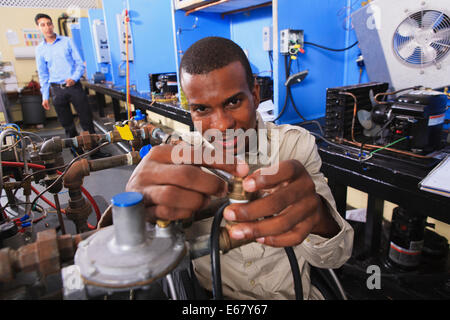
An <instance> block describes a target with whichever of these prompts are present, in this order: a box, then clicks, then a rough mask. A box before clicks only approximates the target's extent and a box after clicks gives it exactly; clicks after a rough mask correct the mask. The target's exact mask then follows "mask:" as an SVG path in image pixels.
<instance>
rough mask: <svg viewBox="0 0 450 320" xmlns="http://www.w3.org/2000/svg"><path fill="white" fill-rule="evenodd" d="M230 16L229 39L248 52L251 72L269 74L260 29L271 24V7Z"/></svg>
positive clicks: (267, 60)
mask: <svg viewBox="0 0 450 320" xmlns="http://www.w3.org/2000/svg"><path fill="white" fill-rule="evenodd" d="M230 18H231V40H233V41H234V42H236V43H237V44H238V45H240V46H241V48H242V49H244V50H245V51H246V52H247V53H248V58H249V60H250V64H251V67H252V71H253V73H256V74H258V75H260V76H271V73H270V70H271V69H272V68H271V65H270V60H269V53H268V52H267V51H264V50H263V44H262V30H263V27H266V26H272V7H264V8H260V9H256V10H253V11H250V12H245V13H240V14H234V15H231V16H230ZM268 71H269V72H268Z"/></svg>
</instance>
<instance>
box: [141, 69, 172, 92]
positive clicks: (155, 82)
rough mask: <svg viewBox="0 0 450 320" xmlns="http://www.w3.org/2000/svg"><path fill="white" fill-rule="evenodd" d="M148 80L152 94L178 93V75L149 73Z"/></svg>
mask: <svg viewBox="0 0 450 320" xmlns="http://www.w3.org/2000/svg"><path fill="white" fill-rule="evenodd" d="M148 80H149V84H150V92H151V93H152V94H176V93H178V82H177V74H176V73H149V75H148Z"/></svg>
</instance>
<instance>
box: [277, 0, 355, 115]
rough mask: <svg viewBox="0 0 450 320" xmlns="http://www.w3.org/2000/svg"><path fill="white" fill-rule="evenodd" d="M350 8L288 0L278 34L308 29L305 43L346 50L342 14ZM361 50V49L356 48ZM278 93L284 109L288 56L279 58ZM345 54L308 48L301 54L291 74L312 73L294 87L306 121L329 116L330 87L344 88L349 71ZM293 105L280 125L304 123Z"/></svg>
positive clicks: (332, 0) (326, 1)
mask: <svg viewBox="0 0 450 320" xmlns="http://www.w3.org/2000/svg"><path fill="white" fill-rule="evenodd" d="M346 5H347V0H323V1H314V0H303V1H301V2H299V1H295V0H285V1H279V2H278V22H279V24H278V31H280V30H283V29H300V30H304V33H305V41H307V42H313V43H317V44H320V45H323V46H327V47H331V48H344V47H346V45H347V43H348V42H349V39H347V33H348V31H347V30H346V28H345V25H344V23H345V17H343V16H342V15H340V11H341V10H342V9H343V8H345V7H346ZM353 49H355V50H357V48H353ZM278 59H279V67H278V76H279V79H280V81H279V83H278V90H279V96H278V101H277V105H276V107H278V111H280V110H281V108H282V107H283V103H284V99H285V96H286V88H285V86H284V81H285V72H284V56H281V55H279V56H278ZM345 59H346V54H345V52H331V51H325V50H323V49H320V48H317V47H313V46H309V45H307V46H305V54H300V55H299V57H298V60H297V61H294V62H293V63H292V67H291V74H294V73H296V72H299V71H303V70H306V69H307V70H309V74H308V76H307V77H306V79H305V80H304V81H303V82H301V83H299V84H295V85H293V86H292V87H291V91H292V95H293V97H294V101H295V103H296V106H297V108H298V109H299V111H300V113H301V114H302V115H303V116H304V117H305V118H306V119H313V118H317V117H320V116H323V115H324V114H325V99H326V88H328V87H336V86H342V85H343V84H344V80H343V73H344V68H345V61H346V60H345ZM300 121H301V119H300V117H299V116H298V115H297V114H296V112H295V110H294V108H293V106H292V104H291V103H289V105H288V107H287V108H286V111H285V113H284V115H283V116H282V117H281V119H280V120H279V121H278V123H296V122H300Z"/></svg>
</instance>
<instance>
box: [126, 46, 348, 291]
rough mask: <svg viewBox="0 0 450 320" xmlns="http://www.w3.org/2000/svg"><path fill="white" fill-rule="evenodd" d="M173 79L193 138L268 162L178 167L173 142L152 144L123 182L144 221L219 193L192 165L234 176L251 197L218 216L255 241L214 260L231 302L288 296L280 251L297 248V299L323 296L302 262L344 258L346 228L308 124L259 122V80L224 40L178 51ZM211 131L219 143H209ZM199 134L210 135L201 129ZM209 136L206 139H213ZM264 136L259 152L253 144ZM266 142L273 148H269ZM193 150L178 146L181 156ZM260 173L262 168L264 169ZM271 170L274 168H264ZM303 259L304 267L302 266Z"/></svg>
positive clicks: (169, 216) (218, 184)
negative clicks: (251, 134) (139, 197)
mask: <svg viewBox="0 0 450 320" xmlns="http://www.w3.org/2000/svg"><path fill="white" fill-rule="evenodd" d="M179 75H180V83H181V86H182V88H183V91H184V93H185V96H186V99H187V101H188V104H189V107H190V112H191V117H192V120H193V122H194V125H195V127H196V129H197V131H198V133H199V134H202V135H203V136H204V137H205V136H208V143H210V145H212V146H214V148H215V150H220V151H222V149H223V153H224V154H226V153H227V151H230V150H231V151H232V152H233V153H234V155H238V156H239V155H243V154H245V156H246V159H249V157H250V156H251V153H256V155H257V158H258V159H262V158H265V159H270V161H269V162H265V163H266V164H267V163H269V165H265V166H263V165H261V163H260V162H258V161H257V162H256V163H252V164H250V165H249V164H247V163H243V162H242V161H239V160H238V159H237V158H234V160H233V161H232V162H231V163H227V162H225V163H218V162H216V163H211V162H210V161H206V159H204V158H202V159H201V161H200V163H195V164H194V165H193V164H188V163H192V162H188V163H187V164H181V165H180V164H179V159H177V161H175V160H174V154H175V153H174V152H173V151H174V148H176V147H174V146H170V145H161V146H156V147H153V148H152V149H151V151H150V152H149V154H148V155H147V156H146V157H144V159H142V161H141V162H140V164H139V165H138V166H137V168H136V169H135V171H134V172H133V174H132V176H131V177H130V180H129V181H128V184H127V187H126V190H127V191H137V192H141V193H142V194H143V195H144V203H145V205H146V208H147V211H148V215H149V219H151V220H154V219H156V218H158V219H166V220H178V219H186V218H191V217H192V215H193V214H194V213H195V212H196V211H198V210H200V209H202V208H204V207H205V206H206V205H208V203H209V202H210V199H211V197H224V196H225V195H226V190H227V186H226V183H225V182H224V181H223V180H221V179H219V178H218V177H216V176H214V175H212V174H210V173H207V172H205V171H204V170H202V169H201V168H200V165H201V166H204V167H210V168H216V169H220V170H224V171H227V172H229V173H231V174H233V175H235V176H238V177H243V178H244V180H243V186H244V189H245V190H246V191H248V192H252V193H257V194H259V195H260V197H259V198H258V199H256V200H254V201H251V202H249V203H245V204H243V203H234V204H231V205H229V206H227V207H226V208H225V210H224V219H225V220H228V221H233V222H234V223H235V224H233V226H232V227H231V229H230V230H229V233H230V236H231V237H232V238H235V239H249V240H255V242H251V243H250V244H247V245H244V246H241V247H239V248H236V249H233V250H231V251H230V252H229V253H227V254H225V255H222V256H221V273H222V285H223V293H224V296H225V297H226V298H231V299H293V298H294V297H295V295H294V285H293V281H292V274H291V270H290V265H289V262H288V258H287V256H286V254H285V252H284V250H283V247H288V246H292V247H293V248H294V252H295V254H296V257H297V260H298V263H299V267H300V271H301V275H302V286H303V297H304V298H305V299H323V296H322V295H321V294H320V292H319V291H318V290H317V289H316V288H315V287H313V286H311V281H310V278H309V264H311V265H314V266H317V267H320V268H338V267H340V266H341V265H342V264H343V263H345V261H346V260H347V259H348V258H349V257H350V255H351V251H352V245H353V229H352V228H351V226H350V225H349V224H348V223H347V222H346V221H345V220H344V219H343V218H342V217H341V216H340V215H339V214H338V212H337V211H336V205H335V202H334V199H333V196H332V195H331V192H330V189H329V187H328V185H327V183H326V181H325V179H324V176H323V174H322V173H321V172H320V167H321V160H320V157H319V155H318V152H317V147H316V144H315V139H314V137H313V136H312V135H311V134H309V133H308V131H307V130H305V129H303V128H301V127H296V126H291V125H281V126H277V125H275V124H273V123H264V122H263V121H262V119H261V117H260V116H259V114H258V113H257V111H256V110H257V108H258V105H259V86H258V84H257V83H256V82H255V81H254V78H253V75H252V73H251V68H250V65H249V62H248V59H247V57H246V56H245V53H244V52H243V51H242V49H241V48H240V47H239V46H237V45H236V44H235V43H234V42H232V41H231V40H227V39H224V38H219V37H208V38H204V39H201V40H199V41H197V42H196V43H195V44H194V45H192V46H191V47H190V48H189V49H188V50H187V51H186V52H185V54H184V55H183V58H182V61H181V64H180V72H179ZM239 129H241V130H243V132H247V131H250V130H257V131H258V132H262V135H259V136H258V137H259V138H258V141H257V144H256V145H251V141H250V139H249V138H244V141H245V143H243V144H239V143H238V140H239V139H237V138H236V136H234V137H233V136H230V135H229V132H230V130H235V131H236V130H239ZM211 131H215V132H217V133H218V135H215V137H223V139H217V138H215V139H210V138H209V137H210V135H209V133H210V132H211ZM206 132H209V133H208V135H207V134H206ZM213 136H214V135H213ZM263 138H266V139H265V140H266V143H265V144H264V146H265V148H263V143H262V140H263ZM271 146H275V148H271ZM193 148H194V147H192V149H189V148H188V149H183V150H184V152H185V154H187V153H191V152H192V153H193V152H194V151H193ZM264 169H268V170H267V171H264ZM270 169H273V170H270ZM210 223H211V219H207V220H202V221H200V222H198V223H196V226H195V228H196V231H197V232H198V233H201V232H209V230H210ZM306 262H308V263H309V264H308V263H306ZM193 265H194V271H195V274H196V276H197V278H198V280H199V281H200V284H201V285H202V286H203V287H204V288H206V289H208V290H211V266H210V261H209V257H208V256H206V257H202V258H198V259H196V260H194V261H193Z"/></svg>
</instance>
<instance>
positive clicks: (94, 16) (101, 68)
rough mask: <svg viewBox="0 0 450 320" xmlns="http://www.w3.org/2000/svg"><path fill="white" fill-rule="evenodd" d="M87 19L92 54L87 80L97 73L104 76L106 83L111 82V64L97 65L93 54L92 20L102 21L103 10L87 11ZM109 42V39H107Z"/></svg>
mask: <svg viewBox="0 0 450 320" xmlns="http://www.w3.org/2000/svg"><path fill="white" fill-rule="evenodd" d="M88 17H89V31H90V35H91V48H92V53H93V57H94V66H93V67H92V70H91V72H90V77H89V79H92V76H93V74H94V73H95V72H96V71H98V72H102V73H104V74H105V79H106V81H112V74H111V64H110V63H98V62H97V58H96V54H95V47H94V45H95V44H94V37H93V25H94V20H102V21H104V18H103V10H102V9H89V11H88ZM108 42H109V39H108Z"/></svg>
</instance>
